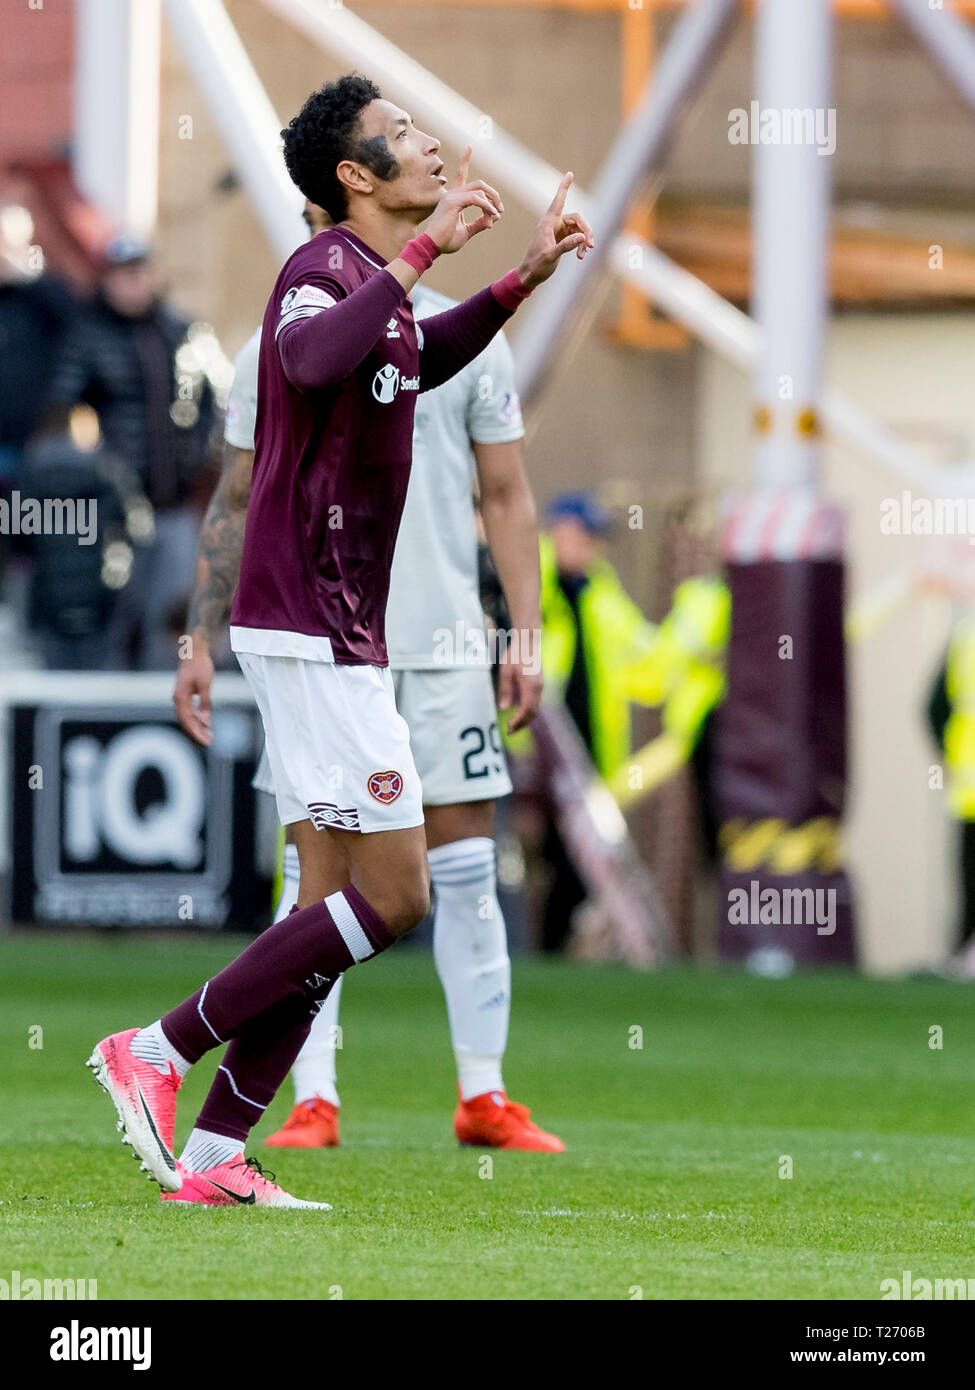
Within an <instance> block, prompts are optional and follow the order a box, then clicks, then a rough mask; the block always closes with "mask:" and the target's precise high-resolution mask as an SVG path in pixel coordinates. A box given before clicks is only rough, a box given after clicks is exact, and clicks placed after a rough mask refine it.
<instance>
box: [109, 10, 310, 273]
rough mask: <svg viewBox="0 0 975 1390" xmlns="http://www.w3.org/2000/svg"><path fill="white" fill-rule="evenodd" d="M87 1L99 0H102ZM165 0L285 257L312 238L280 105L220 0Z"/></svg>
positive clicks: (215, 119)
mask: <svg viewBox="0 0 975 1390" xmlns="http://www.w3.org/2000/svg"><path fill="white" fill-rule="evenodd" d="M89 3H93V4H96V5H98V4H101V3H102V0H89ZM142 3H143V0H139V4H142ZM165 4H166V17H167V20H168V23H169V27H170V30H171V32H172V34H173V36H174V38H175V39H176V42H177V43H178V45H179V47H180V50H181V52H182V55H183V60H184V62H185V63H186V65H187V67H188V68H189V70H190V72H191V73H192V74H193V77H194V79H195V81H196V84H197V86H198V87H199V89H200V92H201V93H202V95H203V99H204V100H205V102H206V104H207V106H208V108H209V111H210V115H211V117H212V118H213V122H214V124H215V125H216V127H217V129H218V130H219V131H220V134H221V136H222V137H223V140H224V143H225V144H226V146H227V150H228V152H229V154H230V158H231V160H232V161H233V166H234V169H235V170H236V173H237V176H238V177H239V179H240V180H241V182H242V183H243V184H244V186H245V187H246V189H247V191H248V193H249V194H250V197H251V201H252V203H253V205H254V210H255V212H256V213H257V216H258V217H259V218H260V221H261V224H262V226H263V227H264V231H265V233H266V235H267V238H268V240H269V241H270V243H271V245H272V246H273V247H274V249H275V251H276V253H277V255H278V256H279V257H280V258H281V259H282V260H285V259H287V257H288V256H290V255H291V253H292V251H294V249H295V247H296V246H300V245H301V243H302V242H303V241H305V240H306V239H307V232H306V230H305V227H304V224H303V222H302V220H301V211H302V208H303V207H304V201H305V200H304V198H303V197H302V196H301V194H300V193H299V192H298V190H297V188H295V186H294V184H293V183H292V182H291V180H290V179H289V178H288V171H287V170H286V169H285V167H284V159H283V157H282V155H281V122H280V120H279V119H278V116H277V113H276V112H275V110H274V107H273V106H272V105H271V101H270V99H269V97H268V95H267V93H266V91H265V90H264V87H263V86H262V84H261V79H260V78H259V77H258V75H257V73H256V72H255V71H254V67H253V64H252V63H251V60H250V58H249V57H248V56H247V51H246V49H245V48H244V45H243V44H242V43H241V40H240V36H239V35H238V33H237V30H236V29H235V28H234V26H233V24H232V23H231V21H230V17H229V15H228V14H227V11H226V10H225V9H224V7H223V5H222V4H221V2H220V0H165ZM133 8H137V6H133Z"/></svg>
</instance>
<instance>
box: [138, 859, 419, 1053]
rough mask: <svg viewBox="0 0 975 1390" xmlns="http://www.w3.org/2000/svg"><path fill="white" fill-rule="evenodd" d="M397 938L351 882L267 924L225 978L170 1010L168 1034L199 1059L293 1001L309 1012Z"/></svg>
mask: <svg viewBox="0 0 975 1390" xmlns="http://www.w3.org/2000/svg"><path fill="white" fill-rule="evenodd" d="M395 939H396V938H395V937H394V936H393V935H392V934H391V933H390V931H389V928H388V927H387V926H386V923H385V922H384V921H383V919H382V918H381V917H380V916H379V914H378V913H377V912H374V911H373V909H372V908H371V907H370V906H369V904H368V903H367V902H366V900H365V898H364V897H363V896H362V894H361V893H360V892H359V891H358V890H357V889H356V888H354V887H353V886H352V884H349V885H348V887H346V888H343V889H342V891H341V892H339V893H332V894H331V895H330V896H329V897H328V898H326V899H325V901H324V902H320V903H313V904H312V906H311V907H305V908H301V909H300V910H299V911H298V912H293V913H291V914H290V916H288V917H285V918H284V919H283V921H280V922H276V923H275V924H274V925H273V926H270V927H268V929H267V931H265V932H262V933H261V935H260V936H259V937H257V939H256V940H255V941H253V942H251V944H250V945H249V946H248V947H247V949H246V950H244V951H242V952H241V953H240V955H239V956H238V957H237V959H236V960H232V961H231V962H230V964H229V965H227V966H225V967H224V969H223V970H221V971H220V973H219V975H214V977H213V979H212V980H208V981H207V982H206V984H205V985H203V987H202V988H201V989H198V990H197V991H196V993H195V994H191V995H190V997H189V999H187V1000H185V1001H184V1002H183V1003H182V1004H180V1005H178V1007H177V1008H175V1009H172V1010H171V1011H170V1012H169V1013H168V1014H164V1015H163V1018H162V1028H163V1032H164V1033H165V1035H166V1037H167V1038H168V1039H169V1041H170V1042H171V1043H172V1045H173V1046H174V1047H175V1048H176V1049H177V1051H179V1052H180V1053H182V1055H183V1056H184V1057H185V1058H186V1060H187V1061H188V1062H196V1061H198V1060H199V1059H200V1058H201V1057H202V1056H203V1054H204V1053H205V1052H209V1051H210V1049H211V1048H214V1047H219V1045H220V1044H221V1043H223V1042H226V1041H227V1040H228V1039H230V1038H234V1037H237V1035H238V1034H239V1033H241V1032H242V1030H243V1029H244V1028H245V1027H246V1025H247V1024H248V1023H249V1022H250V1020H251V1019H256V1018H257V1016H258V1014H262V1013H264V1011H265V1010H266V1009H270V1008H271V1007H272V1006H273V1005H276V1004H280V1003H283V1002H284V1001H285V1000H289V999H290V1000H292V1001H293V1002H294V1004H295V1005H296V1007H298V1008H299V1009H300V1005H301V1004H302V1003H304V1006H305V1008H306V1009H310V1008H311V1007H312V1005H313V1004H314V1003H315V1002H316V1001H317V1000H321V999H324V998H325V996H326V995H327V994H328V991H329V990H330V989H331V987H332V984H333V983H334V981H335V980H336V979H337V978H338V976H339V975H341V974H343V972H344V971H346V970H348V968H349V967H350V966H352V965H355V964H356V963H357V962H358V961H363V960H368V959H369V958H370V957H371V956H375V955H378V954H379V952H380V951H385V950H386V948H387V947H388V946H391V945H392V944H393V942H394V940H395ZM295 1016H296V1017H297V1014H296V1015H295Z"/></svg>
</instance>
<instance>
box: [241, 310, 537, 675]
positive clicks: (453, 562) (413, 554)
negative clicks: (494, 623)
mask: <svg viewBox="0 0 975 1390" xmlns="http://www.w3.org/2000/svg"><path fill="white" fill-rule="evenodd" d="M411 299H412V301H413V317H414V319H415V320H416V321H417V322H418V323H419V322H421V321H422V320H423V319H424V318H428V317H429V316H430V315H431V314H441V313H443V312H444V310H445V309H450V308H452V307H453V305H454V304H455V303H456V302H457V301H456V300H453V299H448V298H446V296H445V295H442V294H437V293H436V292H435V291H434V290H430V289H427V287H426V286H425V285H417V286H416V287H415V288H414V289H413V291H412V293H411ZM418 331H420V332H422V329H421V330H418ZM260 341H261V330H260V329H258V330H257V332H256V333H254V334H253V336H252V337H250V338H249V339H248V340H247V342H246V343H245V344H244V346H243V347H242V348H241V350H240V352H239V353H238V354H237V357H236V359H235V361H234V384H233V386H232V388H231V391H230V397H229V399H228V402H227V415H226V420H225V423H224V438H225V439H226V440H227V442H228V443H229V444H232V445H234V447H235V448H238V449H253V447H254V427H255V422H256V416H257V361H258V355H259V351H260ZM524 433H525V431H524V426H523V424H522V418H521V407H520V404H519V401H518V393H517V391H516V390H515V371H514V361H513V359H512V356H511V349H510V348H509V346H508V343H507V340H506V339H505V337H504V335H503V334H502V333H499V334H498V335H497V337H496V338H494V339H493V340H492V342H490V343H489V344H488V346H487V347H486V348H485V349H484V351H483V352H482V353H480V354H479V355H478V356H477V357H475V358H474V360H473V361H472V362H469V363H468V364H467V366H466V367H464V368H462V369H461V371H459V372H458V373H457V374H456V375H455V376H453V377H451V379H450V380H449V381H446V382H444V384H443V385H442V386H438V387H437V388H436V389H435V390H433V391H426V392H424V394H423V395H421V396H420V397H419V399H418V400H417V403H416V415H415V419H414V426H413V468H412V472H411V473H410V483H409V488H408V490H407V494H406V505H405V507H404V509H403V518H402V521H401V523H400V529H399V535H398V537H397V540H396V552H395V554H394V556H393V568H392V576H391V580H390V587H389V602H388V604H387V607H386V649H387V651H388V653H389V664H390V666H391V667H392V668H393V669H395V670H413V671H423V670H439V669H441V668H442V667H445V666H470V665H486V664H488V660H489V654H488V653H486V652H485V651H484V646H483V642H480V643H479V642H478V639H477V634H483V631H484V614H483V612H482V610H481V600H480V594H479V590H478V575H477V530H476V525H475V520H474V498H473V491H472V489H473V485H474V479H475V470H474V454H473V451H472V449H471V442H472V441H474V442H476V443H478V444H507V443H510V442H511V441H513V440H516V439H522V438H523V437H524Z"/></svg>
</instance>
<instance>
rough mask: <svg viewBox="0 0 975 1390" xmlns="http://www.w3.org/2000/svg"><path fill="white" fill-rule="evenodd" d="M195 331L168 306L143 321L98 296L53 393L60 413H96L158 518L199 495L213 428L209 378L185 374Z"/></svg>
mask: <svg viewBox="0 0 975 1390" xmlns="http://www.w3.org/2000/svg"><path fill="white" fill-rule="evenodd" d="M187 328H188V323H187V321H186V320H185V319H183V318H181V317H180V316H179V315H178V314H177V313H175V312H174V311H173V310H172V309H171V308H170V307H169V306H168V305H166V304H165V303H163V302H162V301H160V300H157V301H156V302H155V303H154V304H153V305H152V306H151V307H150V309H149V310H148V311H147V312H146V313H145V314H142V315H139V316H138V317H135V316H131V315H126V314H120V313H118V312H117V311H116V310H115V309H114V308H112V307H111V305H110V304H108V302H107V301H106V300H105V298H104V297H103V296H102V295H97V296H96V297H95V299H94V300H93V301H92V302H91V303H90V304H89V305H88V306H87V307H86V308H85V309H84V310H83V311H82V312H81V313H80V314H79V316H78V318H77V320H76V322H75V324H74V326H73V328H72V330H71V332H70V333H69V334H68V337H67V339H66V340H65V342H64V345H63V348H62V351H61V354H60V357H59V360H58V364H57V367H56V370H55V374H54V381H53V383H52V386H51V392H50V401H51V404H52V405H54V406H61V407H68V406H71V405H76V404H79V403H82V402H84V403H85V404H87V405H90V406H92V407H93V409H94V410H95V411H96V412H97V414H98V419H99V424H100V426H101V430H102V435H103V437H104V440H105V445H106V447H107V448H108V450H109V451H110V452H112V453H113V454H116V455H118V457H119V458H120V459H122V461H123V462H124V463H125V464H126V466H127V467H129V468H131V469H132V470H133V471H134V472H135V473H136V474H137V475H138V476H139V478H140V479H141V481H142V486H143V489H144V491H145V493H146V495H147V497H148V498H149V501H150V502H151V503H152V505H153V507H154V508H156V509H157V510H158V511H166V510H169V509H170V508H173V507H178V506H180V505H181V504H182V503H183V502H185V501H186V500H187V498H188V497H189V496H190V495H191V493H192V489H193V481H194V477H195V475H196V474H197V473H198V472H199V470H200V469H201V468H203V467H204V466H205V464H206V462H207V449H208V443H209V437H210V431H211V428H212V425H213V418H214V402H213V393H212V391H211V389H210V384H209V382H208V380H207V378H206V377H205V376H204V375H203V373H202V372H200V371H199V370H197V369H193V368H184V367H183V366H182V365H181V366H180V367H179V368H177V363H176V357H177V353H178V351H179V349H180V347H181V345H182V344H183V343H184V342H185V341H186V332H187Z"/></svg>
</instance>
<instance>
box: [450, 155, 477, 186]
mask: <svg viewBox="0 0 975 1390" xmlns="http://www.w3.org/2000/svg"><path fill="white" fill-rule="evenodd" d="M473 153H474V149H473V146H472V145H465V146H464V153H463V154H462V155H461V157H460V160H459V162H458V165H457V176H456V178H455V179H454V187H455V188H460V186H461V184H463V183H466V182H467V171H468V169H469V168H470V167H471V155H472V154H473Z"/></svg>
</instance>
